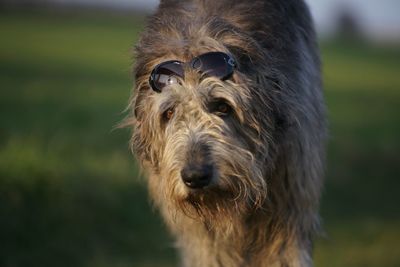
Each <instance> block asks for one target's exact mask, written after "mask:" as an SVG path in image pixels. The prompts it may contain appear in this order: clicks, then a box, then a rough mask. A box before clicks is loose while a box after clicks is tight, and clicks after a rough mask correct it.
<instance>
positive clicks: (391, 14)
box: [53, 0, 400, 40]
mask: <svg viewBox="0 0 400 267" xmlns="http://www.w3.org/2000/svg"><path fill="white" fill-rule="evenodd" d="M53 1H54V2H61V3H82V2H84V3H86V4H92V5H106V6H114V7H116V6H117V7H121V8H138V9H147V10H152V9H154V8H155V7H156V6H157V4H158V2H159V0H53ZM216 1H218V0H216ZM306 2H307V3H308V4H309V6H310V9H311V12H312V14H313V16H314V20H315V22H316V25H317V29H318V30H319V32H320V33H321V34H325V35H329V34H331V33H332V32H334V30H335V22H336V18H337V15H338V12H339V11H340V10H342V9H343V8H347V9H349V10H350V11H351V12H352V14H353V15H354V16H355V17H356V18H357V19H358V20H359V23H360V25H361V27H362V29H363V30H364V32H365V34H367V35H368V36H370V37H371V38H372V39H396V40H400V0H306Z"/></svg>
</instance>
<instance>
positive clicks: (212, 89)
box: [126, 0, 326, 267]
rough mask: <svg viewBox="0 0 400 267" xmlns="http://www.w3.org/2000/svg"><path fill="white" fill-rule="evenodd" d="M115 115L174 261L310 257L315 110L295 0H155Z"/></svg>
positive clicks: (308, 42) (305, 29)
mask: <svg viewBox="0 0 400 267" xmlns="http://www.w3.org/2000/svg"><path fill="white" fill-rule="evenodd" d="M135 58H136V62H135V67H134V76H135V85H134V90H133V93H132V97H131V100H130V104H129V107H128V109H129V111H130V115H129V116H128V118H127V121H126V125H128V126H129V127H131V128H132V129H133V134H132V138H131V141H130V144H131V148H132V150H133V152H134V153H135V154H136V156H137V158H138V161H139V162H140V164H141V166H142V169H143V170H144V173H145V174H146V176H147V178H148V179H147V180H148V188H149V193H150V196H151V199H152V201H153V202H154V205H155V206H156V207H157V208H158V209H159V210H160V213H161V214H162V216H163V218H164V220H165V222H166V224H167V225H168V228H169V230H170V231H171V233H172V234H173V236H174V238H175V239H176V245H177V247H178V248H179V252H180V255H181V259H182V265H183V266H191V267H196V266H198V267H214V266H227V267H243V266H257V267H260V266H268V267H274V266H280V267H284V266H285V267H309V266H312V265H313V263H312V243H313V238H314V237H315V235H316V234H317V233H318V232H319V231H320V223H319V215H318V207H319V199H320V192H321V187H322V181H323V169H324V158H325V139H326V138H325V137H326V120H325V105H324V100H323V92H322V86H321V74H320V59H319V53H318V47H317V43H316V35H315V32H314V28H313V23H312V19H311V16H310V13H309V10H308V8H307V6H306V4H305V3H304V2H303V1H302V0H286V1H282V0H219V1H215V0H161V3H160V5H159V7H158V9H157V11H156V12H155V13H154V14H153V15H152V16H150V17H149V18H148V21H147V26H146V28H145V30H144V32H143V33H142V34H141V37H140V39H139V41H138V44H137V45H136V47H135Z"/></svg>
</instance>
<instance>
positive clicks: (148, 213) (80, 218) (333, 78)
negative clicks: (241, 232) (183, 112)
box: [0, 11, 400, 267]
mask: <svg viewBox="0 0 400 267" xmlns="http://www.w3.org/2000/svg"><path fill="white" fill-rule="evenodd" d="M142 27H143V19H142V18H140V17H135V16H127V15H125V16H121V15H115V14H90V13H84V12H83V13H79V14H75V13H55V12H50V11H48V12H40V13H38V12H36V13H33V12H7V13H6V12H4V11H2V12H1V13H0V32H1V39H0V85H1V89H0V266H1V267H30V266H35V267H36V266H37V267H39V266H40V267H47V266H57V267H64V266H65V267H71V266H74V267H75V266H77V267H80V266H82V267H106V266H107V267H108V266H113V267H125V266H135V267H145V266H147V267H166V266H176V263H177V256H176V254H175V252H174V249H173V243H172V240H171V239H170V237H169V236H168V234H167V233H166V231H165V229H164V227H163V224H162V222H161V220H160V219H159V217H158V215H157V213H156V212H154V211H153V209H152V208H151V206H150V205H149V203H148V200H147V194H146V190H145V186H144V182H143V179H141V178H138V174H137V168H136V165H135V163H134V160H133V157H132V156H131V154H130V152H129V150H128V139H129V131H127V130H112V129H113V127H114V126H115V125H116V124H117V123H118V122H119V121H120V120H121V119H122V118H123V116H124V115H123V113H122V111H123V109H124V108H125V106H126V104H127V101H128V97H129V93H130V88H131V86H132V76H131V74H130V69H131V64H132V59H131V51H130V49H131V47H132V46H133V44H134V42H135V41H136V39H137V37H138V32H140V30H141V29H142ZM322 55H323V61H324V80H325V89H326V91H325V92H326V94H325V95H326V101H327V103H328V110H329V121H330V142H329V154H328V167H327V181H326V187H325V192H324V196H323V201H322V217H323V219H324V226H325V230H326V234H325V237H321V238H319V240H318V242H317V244H316V251H315V260H316V266H317V267H372V266H375V267H381V266H385V267H398V266H400V251H399V247H400V193H399V192H397V190H399V189H400V179H399V178H400V46H393V45H392V46H390V47H382V46H381V47H377V46H372V45H367V44H361V43H348V42H343V41H342V42H340V41H331V42H326V43H323V44H322Z"/></svg>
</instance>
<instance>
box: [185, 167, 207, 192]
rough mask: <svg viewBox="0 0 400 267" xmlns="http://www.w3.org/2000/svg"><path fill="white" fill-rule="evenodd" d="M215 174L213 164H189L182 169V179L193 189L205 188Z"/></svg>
mask: <svg viewBox="0 0 400 267" xmlns="http://www.w3.org/2000/svg"><path fill="white" fill-rule="evenodd" d="M212 175H213V167H212V166H211V165H200V166H193V165H188V166H186V167H185V168H183V170H182V171H181V176H182V180H183V182H184V183H185V185H186V186H187V187H190V188H192V189H199V188H203V187H205V186H207V185H209V184H210V182H211V179H212Z"/></svg>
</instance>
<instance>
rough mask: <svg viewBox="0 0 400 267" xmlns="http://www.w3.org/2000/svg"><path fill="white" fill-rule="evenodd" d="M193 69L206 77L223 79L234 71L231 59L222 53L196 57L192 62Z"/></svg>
mask: <svg viewBox="0 0 400 267" xmlns="http://www.w3.org/2000/svg"><path fill="white" fill-rule="evenodd" d="M193 68H195V69H198V70H200V71H201V72H202V73H205V74H206V75H208V76H214V77H217V78H220V79H225V78H227V77H228V76H230V75H231V74H232V72H233V69H234V62H233V59H232V58H231V57H230V56H228V55H227V54H225V53H222V52H210V53H207V54H203V55H200V56H198V57H197V58H196V59H195V60H194V61H193Z"/></svg>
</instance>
